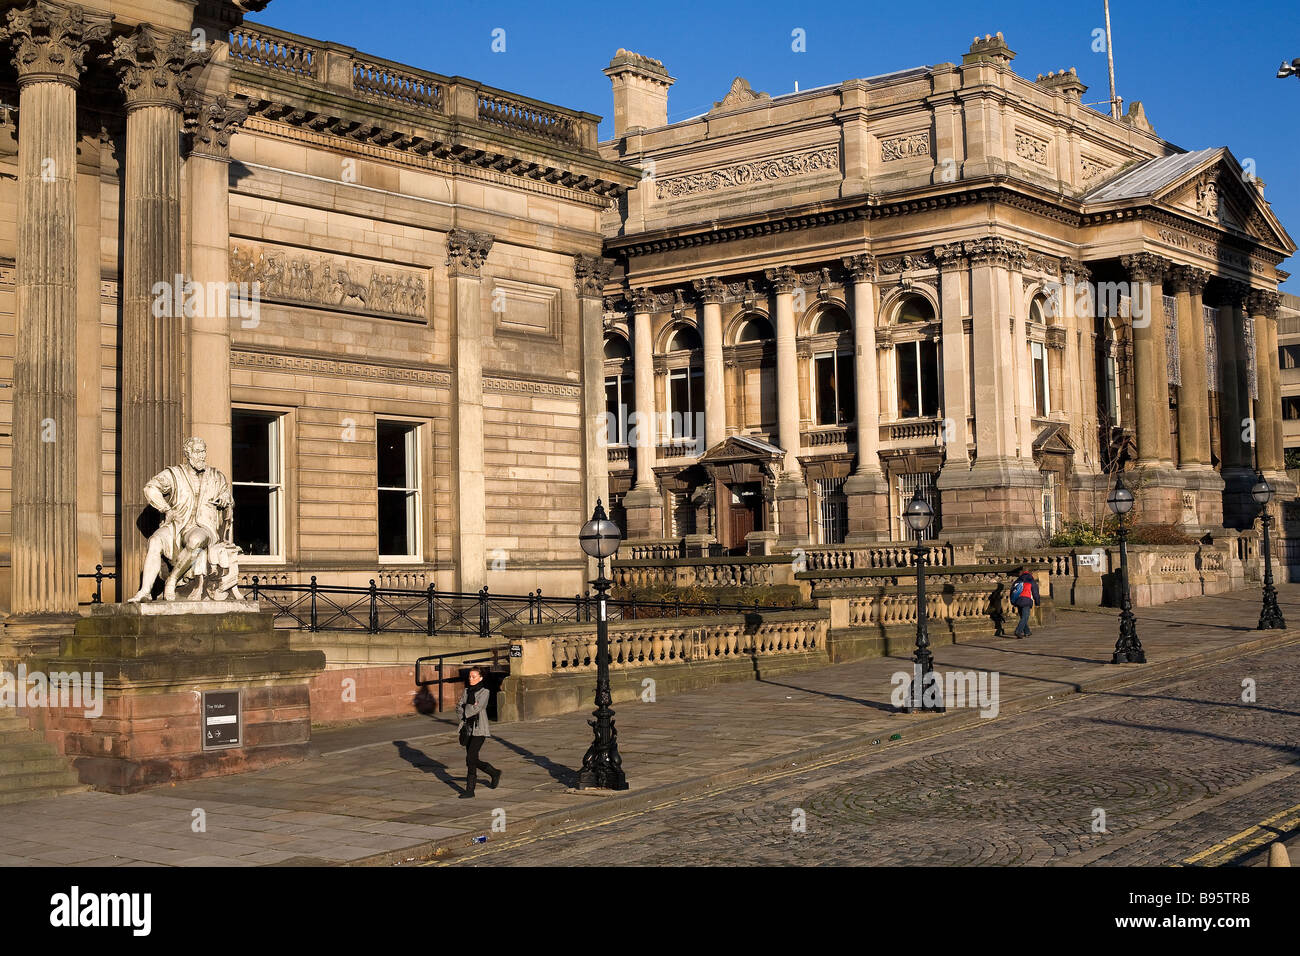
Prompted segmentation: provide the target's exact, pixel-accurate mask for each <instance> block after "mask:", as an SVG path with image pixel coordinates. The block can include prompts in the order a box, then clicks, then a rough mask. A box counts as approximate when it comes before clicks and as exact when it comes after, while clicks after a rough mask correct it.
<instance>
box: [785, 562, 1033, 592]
mask: <svg viewBox="0 0 1300 956" xmlns="http://www.w3.org/2000/svg"><path fill="white" fill-rule="evenodd" d="M1025 566H1026V567H1028V568H1029V569H1030V570H1031V571H1033V573H1034V576H1035V577H1036V578H1037V579H1038V590H1039V592H1040V593H1041V594H1043V595H1048V594H1050V593H1051V584H1052V575H1051V568H1050V567H1049V566H1047V565H1035V564H1029V563H1027V562H1026V563H1025ZM1017 567H1018V565H1017V564H966V565H952V566H951V567H944V568H932V569H927V570H926V573H925V582H926V588H927V589H934V590H942V589H943V588H945V587H948V586H956V585H967V584H970V585H979V586H987V587H988V588H990V589H992V588H995V587H997V586H998V585H1002V586H1004V587H1006V588H1010V587H1011V583H1012V580H1013V578H1014V576H1015V570H1016V568H1017ZM795 580H796V581H797V582H798V583H799V585H800V588H801V590H802V591H803V592H804V597H805V599H807V600H818V599H821V598H824V597H831V596H835V595H839V594H854V593H857V592H859V591H862V590H863V589H868V588H880V587H905V589H907V590H908V591H909V593H911V594H912V598H913V600H915V598H916V569H915V568H904V567H900V568H862V569H857V570H844V571H803V572H800V573H798V574H796V575H795Z"/></svg>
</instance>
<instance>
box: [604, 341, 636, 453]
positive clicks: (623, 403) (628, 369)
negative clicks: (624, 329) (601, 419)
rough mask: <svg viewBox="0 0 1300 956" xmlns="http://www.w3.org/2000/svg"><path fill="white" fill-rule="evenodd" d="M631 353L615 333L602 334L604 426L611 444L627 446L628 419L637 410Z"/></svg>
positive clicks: (624, 342) (625, 342)
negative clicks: (603, 343)
mask: <svg viewBox="0 0 1300 956" xmlns="http://www.w3.org/2000/svg"><path fill="white" fill-rule="evenodd" d="M632 371H633V368H632V350H631V349H630V348H628V344H627V339H625V338H623V336H621V335H618V334H617V333H613V332H611V333H607V334H606V335H605V427H606V432H605V434H606V436H607V438H608V440H609V443H610V444H611V445H626V444H627V433H628V420H629V418H630V416H631V414H632V411H633V410H634V409H635V407H636V397H635V394H634V392H633V378H632Z"/></svg>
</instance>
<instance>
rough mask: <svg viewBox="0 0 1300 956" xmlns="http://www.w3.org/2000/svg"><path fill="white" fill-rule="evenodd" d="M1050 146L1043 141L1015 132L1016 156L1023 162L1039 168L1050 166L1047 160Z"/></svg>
mask: <svg viewBox="0 0 1300 956" xmlns="http://www.w3.org/2000/svg"><path fill="white" fill-rule="evenodd" d="M1050 145H1051V144H1050V143H1048V142H1047V140H1045V139H1039V138H1038V137H1037V136H1032V135H1030V134H1029V133H1022V132H1020V131H1019V130H1017V131H1016V155H1017V156H1019V157H1020V158H1021V159H1023V160H1026V161H1028V162H1031V163H1036V164H1037V165H1039V166H1050V165H1051V160H1050V159H1049V158H1048V155H1049V154H1048V148H1049V146H1050Z"/></svg>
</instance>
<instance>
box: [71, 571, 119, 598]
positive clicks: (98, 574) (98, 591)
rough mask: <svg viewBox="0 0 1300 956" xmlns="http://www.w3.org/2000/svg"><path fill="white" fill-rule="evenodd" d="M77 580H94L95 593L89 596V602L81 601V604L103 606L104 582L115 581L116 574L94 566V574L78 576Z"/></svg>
mask: <svg viewBox="0 0 1300 956" xmlns="http://www.w3.org/2000/svg"><path fill="white" fill-rule="evenodd" d="M77 577H78V578H94V579H95V591H94V593H93V594H91V595H90V600H89V601H82V602H81V603H82V604H103V603H104V582H105V581H116V580H117V574H115V573H114V572H112V571H105V570H104V566H103V565H102V564H97V565H95V573H94V574H78V575H77Z"/></svg>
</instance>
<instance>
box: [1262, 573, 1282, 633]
mask: <svg viewBox="0 0 1300 956" xmlns="http://www.w3.org/2000/svg"><path fill="white" fill-rule="evenodd" d="M1256 630H1257V631H1285V630H1286V618H1284V617H1283V616H1282V609H1281V608H1280V607H1278V606H1277V588H1275V587H1273V585H1271V584H1266V585H1264V607H1263V608H1262V609H1261V610H1260V612H1259V627H1257V628H1256Z"/></svg>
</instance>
